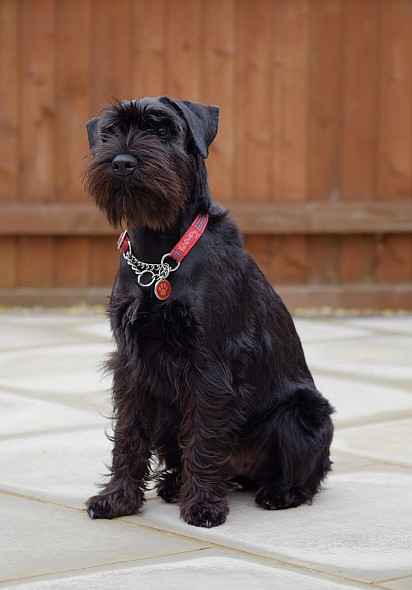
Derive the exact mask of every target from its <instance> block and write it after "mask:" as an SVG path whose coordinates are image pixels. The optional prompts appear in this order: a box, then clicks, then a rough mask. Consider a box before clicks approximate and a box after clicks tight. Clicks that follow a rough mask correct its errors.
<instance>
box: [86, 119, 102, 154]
mask: <svg viewBox="0 0 412 590" xmlns="http://www.w3.org/2000/svg"><path fill="white" fill-rule="evenodd" d="M98 123H99V117H95V118H94V119H90V121H87V123H86V129H87V137H88V139H89V147H90V149H91V148H94V147H96V145H99V143H101V141H100V132H99V125H98Z"/></svg>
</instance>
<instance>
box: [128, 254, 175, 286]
mask: <svg viewBox="0 0 412 590" xmlns="http://www.w3.org/2000/svg"><path fill="white" fill-rule="evenodd" d="M168 256H169V254H164V256H162V260H161V262H160V264H149V263H148V262H141V261H140V260H138V259H137V258H136V256H134V255H133V254H132V252H131V248H130V245H129V250H128V251H127V252H124V253H123V258H124V259H125V260H126V262H127V264H128V265H129V266H130V267H131V268H132V269H133V270H134V272H135V273H136V274H137V277H138V278H137V282H138V283H139V285H140V286H141V287H150V286H151V285H153V283H154V282H155V281H156V282H157V281H160V280H163V279H167V277H168V276H169V274H170V273H171V272H174V271H175V270H177V269H178V268H179V266H180V262H177V263H176V266H175V267H174V268H172V267H171V266H170V264H168V263H167V262H164V259H165V258H167V257H168ZM145 274H150V275H151V279H150V281H149V282H148V283H144V282H143V281H142V277H143V275H145Z"/></svg>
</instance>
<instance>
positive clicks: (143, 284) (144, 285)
mask: <svg viewBox="0 0 412 590" xmlns="http://www.w3.org/2000/svg"><path fill="white" fill-rule="evenodd" d="M147 273H149V274H151V275H152V280H151V281H150V283H142V281H141V278H142V277H143V276H144V275H145V274H147ZM155 280H156V276H155V275H154V273H152V271H151V270H144V271H143V272H142V273H141V274H139V276H138V277H137V282H138V283H139V285H140V286H141V287H150V285H153V283H154V282H155Z"/></svg>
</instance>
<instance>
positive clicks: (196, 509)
mask: <svg viewBox="0 0 412 590" xmlns="http://www.w3.org/2000/svg"><path fill="white" fill-rule="evenodd" d="M228 512H229V507H228V505H227V503H226V502H220V503H213V502H203V503H201V504H194V505H192V506H191V507H190V508H188V509H185V508H184V507H182V509H181V516H182V518H183V519H184V520H185V521H186V522H187V523H188V524H191V525H193V526H199V527H205V528H207V529H211V528H212V527H214V526H219V525H220V524H223V523H224V522H225V520H226V517H227V515H228Z"/></svg>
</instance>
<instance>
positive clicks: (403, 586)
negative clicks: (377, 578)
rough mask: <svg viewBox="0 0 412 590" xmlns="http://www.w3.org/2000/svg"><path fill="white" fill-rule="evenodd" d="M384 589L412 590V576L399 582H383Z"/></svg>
mask: <svg viewBox="0 0 412 590" xmlns="http://www.w3.org/2000/svg"><path fill="white" fill-rule="evenodd" d="M382 588H389V590H411V588H412V576H408V577H407V578H400V579H398V580H392V581H391V582H383V583H382Z"/></svg>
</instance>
